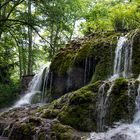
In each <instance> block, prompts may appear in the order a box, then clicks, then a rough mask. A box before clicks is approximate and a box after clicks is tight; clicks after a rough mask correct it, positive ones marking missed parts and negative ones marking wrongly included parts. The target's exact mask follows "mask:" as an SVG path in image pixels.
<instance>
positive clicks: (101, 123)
mask: <svg viewBox="0 0 140 140" xmlns="http://www.w3.org/2000/svg"><path fill="white" fill-rule="evenodd" d="M107 85H108V86H109V89H108V90H107V91H106V90H105V88H106V86H107ZM113 85H114V83H110V82H109V81H108V82H105V83H103V84H102V85H101V86H100V88H99V90H98V99H97V105H96V106H97V120H98V121H97V131H98V132H101V131H104V130H105V129H106V125H105V118H106V114H107V110H108V107H109V97H110V94H111V91H112V88H113Z"/></svg>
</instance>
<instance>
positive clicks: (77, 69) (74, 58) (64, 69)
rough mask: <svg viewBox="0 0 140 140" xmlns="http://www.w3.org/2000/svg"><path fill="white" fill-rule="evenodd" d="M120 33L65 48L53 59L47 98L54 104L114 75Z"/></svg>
mask: <svg viewBox="0 0 140 140" xmlns="http://www.w3.org/2000/svg"><path fill="white" fill-rule="evenodd" d="M118 36H120V33H115V32H114V33H113V32H110V33H102V34H101V33H98V34H96V35H93V36H92V35H91V36H89V37H87V38H85V39H84V40H79V42H78V43H77V44H75V46H76V45H78V47H76V48H75V47H74V48H73V46H71V45H70V47H68V48H66V49H61V50H60V51H59V52H58V53H57V54H56V55H55V57H54V58H53V59H52V63H51V66H50V74H49V82H48V86H47V91H46V92H47V95H46V96H47V99H48V100H49V101H52V100H54V99H57V98H59V97H60V96H62V95H64V94H65V93H67V92H71V91H74V90H77V89H79V88H81V87H83V86H84V85H86V84H88V83H89V82H90V81H91V80H92V82H95V81H98V80H104V79H106V78H108V76H110V75H111V74H112V72H113V63H114V52H115V47H116V44H117V38H118Z"/></svg>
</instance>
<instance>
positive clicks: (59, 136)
mask: <svg viewBox="0 0 140 140" xmlns="http://www.w3.org/2000/svg"><path fill="white" fill-rule="evenodd" d="M75 133H76V132H75V131H74V129H72V128H71V127H70V126H66V125H62V124H61V123H54V124H53V125H52V131H51V140H80V139H81V138H80V137H79V136H76V135H75Z"/></svg>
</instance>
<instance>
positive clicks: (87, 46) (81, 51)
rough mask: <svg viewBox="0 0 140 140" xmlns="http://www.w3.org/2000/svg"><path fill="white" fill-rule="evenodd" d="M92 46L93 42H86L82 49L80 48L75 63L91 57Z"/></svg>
mask: <svg viewBox="0 0 140 140" xmlns="http://www.w3.org/2000/svg"><path fill="white" fill-rule="evenodd" d="M90 47H91V43H90V42H86V43H85V44H84V45H83V46H82V47H81V49H79V50H78V51H77V55H76V58H75V63H79V62H80V61H83V60H85V58H86V57H89V54H90V49H91V48H90Z"/></svg>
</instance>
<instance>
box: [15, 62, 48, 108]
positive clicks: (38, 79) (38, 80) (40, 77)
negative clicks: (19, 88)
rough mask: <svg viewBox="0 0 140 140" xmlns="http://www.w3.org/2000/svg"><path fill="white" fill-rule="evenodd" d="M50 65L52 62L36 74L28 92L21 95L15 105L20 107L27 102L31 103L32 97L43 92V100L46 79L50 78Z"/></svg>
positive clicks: (42, 97)
mask: <svg viewBox="0 0 140 140" xmlns="http://www.w3.org/2000/svg"><path fill="white" fill-rule="evenodd" d="M49 66H50V62H48V63H47V65H45V66H43V67H42V68H41V69H40V71H39V73H38V74H36V75H35V76H34V77H33V79H32V81H31V82H30V83H29V88H28V91H27V93H26V94H25V95H24V96H23V97H21V99H20V100H19V101H17V102H16V103H15V105H14V107H19V106H22V105H26V104H31V101H32V98H33V97H34V96H35V95H36V94H37V93H39V94H41V101H42V102H43V99H44V94H45V82H46V79H48V78H47V77H48V73H49Z"/></svg>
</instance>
